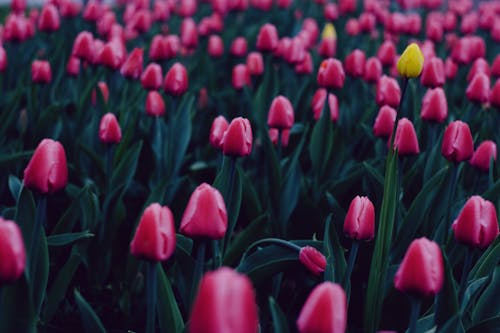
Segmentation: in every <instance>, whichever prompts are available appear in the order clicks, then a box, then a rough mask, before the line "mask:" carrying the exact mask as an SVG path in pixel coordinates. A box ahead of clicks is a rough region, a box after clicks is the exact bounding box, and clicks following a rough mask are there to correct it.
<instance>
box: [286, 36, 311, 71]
mask: <svg viewBox="0 0 500 333" xmlns="http://www.w3.org/2000/svg"><path fill="white" fill-rule="evenodd" d="M283 51H284V53H283V54H282V57H283V59H285V61H286V62H287V63H289V64H297V63H300V62H302V61H303V60H304V57H305V56H306V50H305V47H304V42H303V41H302V39H300V38H298V37H295V38H292V40H291V43H290V44H289V45H288V48H286V49H284V50H283Z"/></svg>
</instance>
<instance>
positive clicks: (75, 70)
mask: <svg viewBox="0 0 500 333" xmlns="http://www.w3.org/2000/svg"><path fill="white" fill-rule="evenodd" d="M66 73H68V75H71V76H78V74H79V73H80V59H78V58H76V57H73V56H71V57H70V58H69V60H68V63H67V64H66Z"/></svg>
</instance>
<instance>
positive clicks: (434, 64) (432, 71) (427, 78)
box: [420, 57, 446, 88]
mask: <svg viewBox="0 0 500 333" xmlns="http://www.w3.org/2000/svg"><path fill="white" fill-rule="evenodd" d="M445 80H446V78H445V75H444V63H443V60H442V59H441V58H437V57H433V58H431V59H430V60H429V61H426V63H425V65H424V70H423V71H422V77H421V78H420V82H422V85H424V86H425V87H431V88H436V87H442V86H443V85H444V82H445Z"/></svg>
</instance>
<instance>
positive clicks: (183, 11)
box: [177, 0, 198, 17]
mask: <svg viewBox="0 0 500 333" xmlns="http://www.w3.org/2000/svg"><path fill="white" fill-rule="evenodd" d="M197 8H198V5H197V3H196V0H182V1H179V2H178V7H177V14H178V15H179V16H181V17H190V16H193V15H194V14H195V13H196V10H197Z"/></svg>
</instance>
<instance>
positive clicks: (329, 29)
mask: <svg viewBox="0 0 500 333" xmlns="http://www.w3.org/2000/svg"><path fill="white" fill-rule="evenodd" d="M326 38H332V39H337V31H336V30H335V27H334V26H333V24H331V23H327V24H326V25H325V27H324V28H323V32H322V33H321V39H326Z"/></svg>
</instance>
